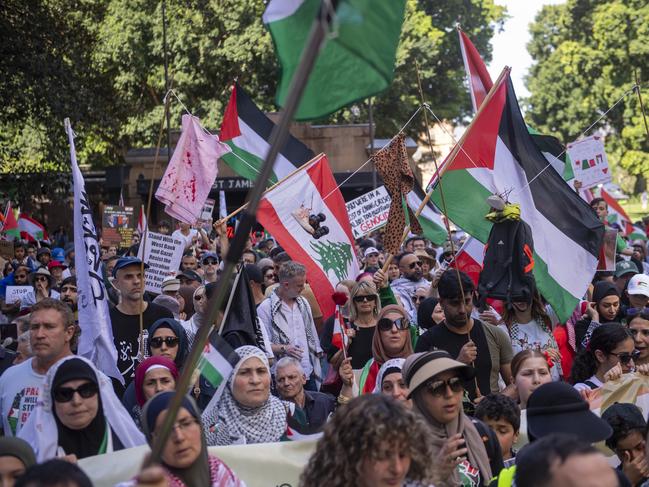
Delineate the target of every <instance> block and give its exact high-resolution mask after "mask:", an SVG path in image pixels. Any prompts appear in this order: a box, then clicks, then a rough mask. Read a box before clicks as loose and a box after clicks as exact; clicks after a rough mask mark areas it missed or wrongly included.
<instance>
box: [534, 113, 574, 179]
mask: <svg viewBox="0 0 649 487" xmlns="http://www.w3.org/2000/svg"><path fill="white" fill-rule="evenodd" d="M527 130H528V131H529V133H530V135H531V136H532V140H533V141H534V144H536V146H537V147H538V148H539V150H540V151H541V153H542V154H543V156H545V158H546V159H547V160H548V162H549V163H550V165H551V166H552V168H553V169H554V170H555V171H557V172H558V173H559V175H560V176H561V177H562V178H563V180H564V181H566V182H567V183H568V184H570V183H571V182H572V181H573V180H574V179H575V174H574V173H573V171H572V161H571V160H570V156H569V155H568V151H567V150H566V147H565V146H564V145H563V144H562V143H561V141H560V140H559V139H557V138H556V137H553V136H551V135H543V134H540V133H538V132H537V131H536V130H535V129H533V128H532V127H530V126H529V125H528V127H527ZM571 186H572V184H571Z"/></svg>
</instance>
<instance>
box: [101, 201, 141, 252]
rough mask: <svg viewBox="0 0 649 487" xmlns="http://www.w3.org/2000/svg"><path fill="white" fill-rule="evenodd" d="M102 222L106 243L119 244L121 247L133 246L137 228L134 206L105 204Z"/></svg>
mask: <svg viewBox="0 0 649 487" xmlns="http://www.w3.org/2000/svg"><path fill="white" fill-rule="evenodd" d="M101 223H102V225H101V226H102V229H101V235H102V238H103V240H104V244H106V245H117V246H119V247H121V248H127V247H130V246H131V243H132V240H133V231H134V229H135V216H134V212H133V207H132V206H105V207H104V214H103V215H102V220H101Z"/></svg>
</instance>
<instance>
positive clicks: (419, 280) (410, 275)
mask: <svg viewBox="0 0 649 487" xmlns="http://www.w3.org/2000/svg"><path fill="white" fill-rule="evenodd" d="M397 259H398V265H399V272H400V273H401V277H399V278H398V279H395V280H394V281H392V282H391V283H390V287H391V288H392V291H393V292H394V295H395V296H396V297H397V298H398V299H399V301H400V303H401V306H403V307H404V309H405V310H406V311H407V312H408V318H410V319H415V318H416V308H415V303H414V302H413V300H412V296H413V295H414V294H415V291H416V290H417V288H419V287H424V288H428V286H429V283H428V281H427V280H426V279H424V277H423V272H422V269H421V261H420V260H419V257H417V256H416V255H415V254H413V253H410V252H405V253H403V254H401V255H400V256H398V257H397Z"/></svg>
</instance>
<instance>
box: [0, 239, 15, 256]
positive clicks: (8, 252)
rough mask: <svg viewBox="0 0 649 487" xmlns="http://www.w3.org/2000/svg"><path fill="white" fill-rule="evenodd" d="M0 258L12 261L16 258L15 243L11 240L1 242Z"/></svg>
mask: <svg viewBox="0 0 649 487" xmlns="http://www.w3.org/2000/svg"><path fill="white" fill-rule="evenodd" d="M0 257H2V258H3V259H7V260H11V259H13V258H14V243H13V242H10V241H9V240H0Z"/></svg>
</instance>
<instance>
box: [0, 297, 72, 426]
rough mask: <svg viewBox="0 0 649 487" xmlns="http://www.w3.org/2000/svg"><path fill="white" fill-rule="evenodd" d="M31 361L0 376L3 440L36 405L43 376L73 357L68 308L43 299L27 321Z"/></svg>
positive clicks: (22, 422) (20, 424)
mask: <svg viewBox="0 0 649 487" xmlns="http://www.w3.org/2000/svg"><path fill="white" fill-rule="evenodd" d="M29 333H30V344H31V348H32V353H33V354H34V355H33V357H32V358H30V359H27V360H25V361H24V362H22V363H21V364H19V365H14V366H13V367H9V368H8V369H7V370H6V371H5V372H4V373H3V374H2V376H0V414H1V415H2V429H3V434H4V435H5V436H16V434H17V433H19V432H20V430H21V429H22V427H23V426H24V425H25V423H26V422H27V420H28V419H29V416H30V414H31V412H32V410H33V409H34V407H35V405H36V401H37V399H38V397H39V393H40V391H41V388H42V383H43V380H44V379H45V374H46V373H47V372H48V370H49V369H50V367H52V365H54V364H55V363H57V362H58V361H59V360H61V359H62V358H64V357H67V356H69V355H71V354H72V351H71V347H72V345H73V340H74V339H75V333H76V327H75V324H74V316H72V311H70V308H69V307H68V306H67V305H65V304H63V303H61V301H57V300H55V299H51V298H48V299H44V300H43V301H40V302H38V303H36V304H35V305H34V306H33V308H32V313H31V317H30V332H29Z"/></svg>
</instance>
